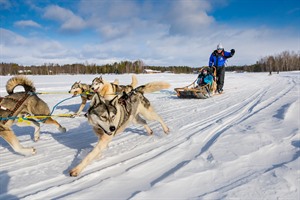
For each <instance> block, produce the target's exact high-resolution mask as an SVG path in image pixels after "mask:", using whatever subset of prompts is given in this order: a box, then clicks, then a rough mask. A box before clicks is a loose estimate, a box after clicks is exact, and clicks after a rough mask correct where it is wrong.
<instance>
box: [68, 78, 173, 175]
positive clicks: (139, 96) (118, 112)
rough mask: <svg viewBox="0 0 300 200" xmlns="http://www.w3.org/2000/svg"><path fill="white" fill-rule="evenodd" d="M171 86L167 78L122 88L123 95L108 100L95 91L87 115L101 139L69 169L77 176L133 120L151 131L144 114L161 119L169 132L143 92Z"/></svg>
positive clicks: (147, 117)
mask: <svg viewBox="0 0 300 200" xmlns="http://www.w3.org/2000/svg"><path fill="white" fill-rule="evenodd" d="M169 87H170V85H169V84H168V83H166V82H151V83H148V84H146V85H142V86H139V87H137V88H135V89H133V90H132V91H131V92H129V93H128V94H126V93H125V92H123V95H117V96H115V98H113V99H112V100H105V99H104V98H103V97H101V96H100V94H98V93H97V94H95V96H94V97H93V99H92V100H91V103H90V108H89V110H88V112H87V113H86V117H87V118H88V121H89V123H90V124H91V125H92V126H93V129H94V132H95V134H96V135H97V136H98V137H99V140H98V143H97V144H96V146H95V147H94V149H93V150H92V151H91V152H90V153H89V154H88V155H87V156H86V157H85V158H84V159H83V160H82V161H81V163H80V164H78V165H77V166H76V167H75V168H73V169H72V170H71V171H70V176H78V175H79V174H80V172H81V171H82V170H83V169H84V168H85V167H86V166H87V165H89V164H90V163H91V162H92V161H93V160H94V159H95V158H96V157H97V156H99V155H100V154H101V151H102V150H103V149H105V148H106V147H107V145H108V144H109V142H110V141H111V140H112V139H113V137H114V136H115V135H116V134H118V133H121V132H122V131H123V130H124V129H125V128H126V127H127V126H128V124H129V123H130V122H133V123H137V124H141V125H143V126H144V128H145V129H146V131H147V133H148V134H149V135H152V134H153V132H152V130H151V129H150V127H149V126H148V125H147V122H146V120H144V119H143V118H142V117H141V116H143V117H144V118H145V119H148V120H156V121H158V122H159V123H160V124H161V126H162V128H163V130H164V132H165V133H166V134H167V133H168V132H169V128H168V127H167V126H166V124H165V123H164V121H163V120H162V119H161V117H160V116H159V115H158V114H157V113H156V112H155V111H154V109H153V107H152V106H151V105H150V102H149V100H148V99H147V98H146V97H145V96H144V93H150V92H155V91H159V90H162V89H167V88H169ZM140 115H141V116H140Z"/></svg>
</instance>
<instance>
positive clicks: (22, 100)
mask: <svg viewBox="0 0 300 200" xmlns="http://www.w3.org/2000/svg"><path fill="white" fill-rule="evenodd" d="M30 95H31V93H30V92H28V93H26V94H25V95H24V97H23V98H21V99H20V100H16V99H12V98H9V97H1V98H0V103H1V102H2V100H3V99H11V100H13V101H15V102H16V105H15V107H14V108H13V109H12V110H9V109H8V108H6V107H3V106H1V105H0V109H2V110H8V111H10V113H9V114H8V116H7V117H5V118H4V120H2V116H0V121H2V124H3V125H5V124H6V122H7V121H8V120H10V118H11V117H14V116H15V115H16V112H17V110H18V109H19V108H20V107H21V106H22V105H23V103H24V102H25V101H26V99H27V98H28V97H29V96H30Z"/></svg>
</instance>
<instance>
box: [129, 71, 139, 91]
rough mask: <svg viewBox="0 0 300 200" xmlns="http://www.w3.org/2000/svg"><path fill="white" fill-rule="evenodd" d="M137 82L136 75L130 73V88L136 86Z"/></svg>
mask: <svg viewBox="0 0 300 200" xmlns="http://www.w3.org/2000/svg"><path fill="white" fill-rule="evenodd" d="M137 84H138V80H137V78H136V76H135V75H134V74H133V75H132V82H131V84H130V85H131V87H132V88H136V86H137Z"/></svg>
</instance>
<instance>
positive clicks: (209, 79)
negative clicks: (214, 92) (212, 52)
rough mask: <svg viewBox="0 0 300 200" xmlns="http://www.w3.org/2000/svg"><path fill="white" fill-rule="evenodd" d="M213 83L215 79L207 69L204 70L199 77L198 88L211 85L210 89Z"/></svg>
mask: <svg viewBox="0 0 300 200" xmlns="http://www.w3.org/2000/svg"><path fill="white" fill-rule="evenodd" d="M213 81H214V77H213V76H212V75H211V74H210V73H209V72H208V70H207V69H206V68H203V69H202V70H201V73H200V74H199V75H198V79H197V81H196V83H197V85H198V86H204V85H209V87H211V86H212V83H213Z"/></svg>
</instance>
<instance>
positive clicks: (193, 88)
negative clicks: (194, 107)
mask: <svg viewBox="0 0 300 200" xmlns="http://www.w3.org/2000/svg"><path fill="white" fill-rule="evenodd" d="M203 69H204V68H202V69H200V72H201V71H202V70H203ZM215 72H216V70H214V77H216V76H215ZM196 81H197V79H196V80H195V81H194V82H193V83H191V84H190V85H187V86H185V87H182V88H174V90H175V91H176V94H177V97H179V98H188V99H190V98H196V99H207V98H209V97H211V96H213V95H214V93H215V90H216V85H217V83H216V80H215V79H214V81H213V83H212V85H211V86H210V85H209V84H206V85H202V86H199V85H197V83H196Z"/></svg>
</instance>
